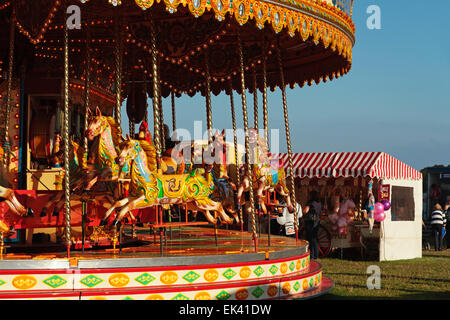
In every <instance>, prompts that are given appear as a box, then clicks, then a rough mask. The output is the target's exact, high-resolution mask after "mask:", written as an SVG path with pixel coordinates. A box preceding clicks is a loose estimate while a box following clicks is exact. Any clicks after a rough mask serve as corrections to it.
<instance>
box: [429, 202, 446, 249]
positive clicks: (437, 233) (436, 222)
mask: <svg viewBox="0 0 450 320" xmlns="http://www.w3.org/2000/svg"><path fill="white" fill-rule="evenodd" d="M444 219H445V215H444V213H443V212H442V207H441V205H440V204H439V203H437V204H435V205H434V207H433V212H432V213H431V230H432V231H433V235H434V250H436V251H442V229H443V227H444Z"/></svg>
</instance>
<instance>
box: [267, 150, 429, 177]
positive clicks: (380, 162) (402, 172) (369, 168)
mask: <svg viewBox="0 0 450 320" xmlns="http://www.w3.org/2000/svg"><path fill="white" fill-rule="evenodd" d="M271 156H272V157H277V156H278V157H279V161H280V165H281V167H283V168H285V169H287V168H288V166H289V163H288V162H289V161H288V154H287V153H279V154H271ZM292 161H293V167H294V171H295V175H296V176H298V177H300V178H304V177H309V178H312V177H318V178H320V177H335V178H337V177H365V176H369V177H372V178H375V177H376V178H380V179H409V180H420V179H422V173H420V172H419V171H417V170H415V169H414V168H412V167H410V166H408V165H407V164H405V163H403V162H401V161H399V160H397V159H396V158H394V157H392V156H390V155H388V154H386V153H384V152H327V153H294V154H292ZM286 171H287V170H286Z"/></svg>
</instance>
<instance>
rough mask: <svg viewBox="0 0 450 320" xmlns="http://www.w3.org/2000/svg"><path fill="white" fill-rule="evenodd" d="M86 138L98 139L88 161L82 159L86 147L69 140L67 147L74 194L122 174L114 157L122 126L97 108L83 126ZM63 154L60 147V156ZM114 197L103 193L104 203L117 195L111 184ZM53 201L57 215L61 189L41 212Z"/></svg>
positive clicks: (61, 203) (44, 211)
mask: <svg viewBox="0 0 450 320" xmlns="http://www.w3.org/2000/svg"><path fill="white" fill-rule="evenodd" d="M86 135H87V138H88V139H89V140H91V141H92V140H94V139H95V138H96V137H98V139H97V140H96V141H95V142H94V145H93V147H92V149H91V151H92V152H91V157H90V159H89V160H88V163H84V162H83V159H84V155H85V152H86V151H85V150H84V149H83V148H82V147H81V146H79V145H78V144H77V143H76V142H74V141H72V148H71V150H70V156H69V158H70V163H69V168H70V182H69V184H70V190H71V193H72V194H73V196H74V197H73V198H74V199H76V198H78V196H79V194H78V193H80V192H83V191H85V190H87V191H90V190H92V189H93V187H94V185H95V184H96V183H97V182H99V181H102V182H112V181H117V180H118V179H119V177H120V176H121V170H120V168H119V166H118V165H117V163H116V161H115V159H116V158H117V154H118V149H116V146H117V145H118V144H119V143H120V142H121V139H122V137H121V130H120V127H119V126H118V125H117V123H116V122H115V120H114V119H113V118H112V117H106V116H102V114H101V112H100V110H99V109H98V108H97V111H96V115H95V116H93V119H92V121H91V123H90V125H89V127H88V129H87V130H86ZM62 154H63V152H62V150H61V151H60V152H59V156H61V155H62ZM110 187H111V189H112V193H113V197H111V196H109V195H104V196H103V197H104V200H106V202H107V203H110V204H112V203H114V198H115V197H119V195H118V194H117V193H118V188H114V187H112V186H110ZM55 202H56V205H55V207H54V210H53V215H54V216H57V215H58V214H59V212H60V210H61V209H62V206H63V205H64V192H58V193H56V194H55V195H54V196H52V197H51V198H50V199H49V201H48V202H47V204H46V205H45V206H44V208H43V209H42V211H41V214H40V216H41V217H43V216H45V215H46V214H47V212H48V210H49V208H50V207H51V206H52V205H53V204H54V203H55Z"/></svg>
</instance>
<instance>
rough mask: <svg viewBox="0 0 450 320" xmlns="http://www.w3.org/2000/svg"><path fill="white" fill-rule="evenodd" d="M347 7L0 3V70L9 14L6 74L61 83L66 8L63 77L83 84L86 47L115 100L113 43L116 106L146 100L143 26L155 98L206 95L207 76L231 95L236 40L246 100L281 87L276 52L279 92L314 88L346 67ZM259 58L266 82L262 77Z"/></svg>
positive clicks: (227, 0) (240, 2)
mask: <svg viewBox="0 0 450 320" xmlns="http://www.w3.org/2000/svg"><path fill="white" fill-rule="evenodd" d="M352 4H353V1H352V0H340V1H335V0H325V1H319V0H294V1H291V0H278V1H265V0H164V1H161V0H157V1H154V0H121V1H120V0H66V1H63V0H36V1H33V4H30V1H29V0H15V1H11V0H0V16H2V19H1V22H0V25H1V26H2V28H0V30H2V31H0V37H1V39H2V41H1V44H0V47H1V52H2V54H3V56H2V57H0V60H2V61H3V62H4V64H3V70H6V66H5V63H7V57H6V55H7V52H8V43H9V41H8V38H9V37H8V30H9V23H10V21H11V19H10V18H11V13H12V9H13V8H14V9H15V14H16V19H15V24H16V27H17V30H18V31H19V32H17V34H18V35H17V36H16V46H17V48H16V50H15V51H16V56H17V57H16V59H15V61H16V63H17V68H15V72H16V73H18V72H19V67H20V66H26V70H27V73H33V74H40V75H46V76H48V77H50V76H51V77H57V76H58V75H59V76H60V77H61V76H62V74H63V50H62V45H63V29H64V26H65V24H66V8H67V7H68V6H70V5H77V6H78V7H79V8H80V9H81V14H80V17H81V28H79V29H73V30H72V29H70V30H69V49H70V51H69V52H70V57H69V64H70V66H69V67H70V76H71V78H72V79H80V80H83V79H84V78H85V74H86V59H85V57H86V50H87V46H86V42H89V44H90V45H89V50H90V51H91V52H92V53H91V60H92V61H91V71H92V72H93V74H94V75H95V76H93V77H92V79H91V81H92V82H94V83H93V84H94V85H97V86H100V87H103V88H104V89H106V90H111V91H114V89H115V88H114V79H115V73H116V72H117V71H116V68H115V67H114V48H115V43H116V42H115V41H117V39H118V38H119V39H120V41H121V48H122V49H121V53H122V54H123V57H124V61H123V66H122V70H121V73H122V78H123V79H124V81H123V82H122V90H123V92H124V94H123V95H122V98H123V99H124V98H126V96H127V95H128V92H129V87H130V85H131V84H132V83H134V85H138V84H139V83H140V84H141V85H142V83H144V82H146V83H147V82H148V83H149V85H148V86H147V88H148V93H149V95H150V96H152V94H153V93H152V90H151V87H152V86H151V82H152V58H151V56H152V55H151V52H152V45H151V40H150V38H151V37H150V34H151V30H152V25H154V28H155V31H156V51H157V54H158V60H159V62H158V63H159V65H160V77H159V79H160V84H161V93H162V96H164V97H167V96H169V95H170V94H171V93H172V92H174V93H175V94H176V95H177V96H180V95H181V94H188V95H191V96H192V95H194V94H196V93H198V92H200V93H201V94H203V95H205V91H206V86H207V84H206V81H207V79H206V76H207V74H210V81H211V85H210V87H211V92H212V93H214V94H216V95H217V94H219V93H220V92H223V91H227V92H229V90H230V87H231V88H233V90H236V91H238V92H240V90H241V86H240V78H239V77H240V73H239V70H240V62H239V54H238V46H237V41H238V36H239V37H240V38H241V39H242V45H243V52H244V65H245V72H246V78H247V77H248V79H246V87H247V88H248V89H249V90H250V91H252V92H253V91H254V89H255V87H256V88H258V89H259V90H261V91H262V89H263V87H264V86H267V87H269V88H271V89H274V88H275V87H276V86H280V85H281V83H282V81H281V77H280V74H279V69H278V63H277V54H276V53H277V50H278V48H279V49H280V50H281V54H282V63H283V68H284V78H285V84H286V85H289V86H291V87H293V86H295V85H296V84H297V85H299V86H304V85H305V84H309V85H311V84H312V83H314V82H315V83H317V84H318V83H320V82H321V81H324V82H326V81H327V80H333V79H335V78H338V77H340V76H342V75H344V74H346V73H347V72H348V71H349V70H350V68H351V61H352V48H353V45H354V42H355V37H354V33H355V27H354V24H353V22H352V20H351V10H352ZM74 21H75V20H74ZM118 33H120V37H117V35H118ZM264 59H266V61H267V80H266V82H264V81H263V78H262V73H263V60H264ZM206 65H208V68H206ZM255 74H256V76H257V80H256V85H255V82H254V81H253V79H254V75H255ZM230 82H231V85H230Z"/></svg>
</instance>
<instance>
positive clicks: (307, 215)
mask: <svg viewBox="0 0 450 320" xmlns="http://www.w3.org/2000/svg"><path fill="white" fill-rule="evenodd" d="M321 211H322V204H321V203H320V202H319V195H318V193H317V191H313V192H311V194H310V199H309V201H308V202H307V203H306V205H305V208H304V209H303V219H304V222H305V232H306V240H307V241H308V242H309V248H310V251H311V259H313V260H317V258H319V241H318V233H319V225H320V212H321Z"/></svg>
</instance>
